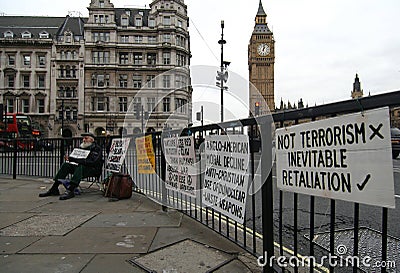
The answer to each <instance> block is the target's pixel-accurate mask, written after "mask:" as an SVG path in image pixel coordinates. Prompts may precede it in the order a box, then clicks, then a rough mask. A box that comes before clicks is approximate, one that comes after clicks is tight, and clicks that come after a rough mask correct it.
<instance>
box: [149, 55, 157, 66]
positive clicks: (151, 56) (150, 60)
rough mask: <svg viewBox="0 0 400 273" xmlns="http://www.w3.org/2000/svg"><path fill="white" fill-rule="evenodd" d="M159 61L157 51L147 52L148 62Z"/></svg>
mask: <svg viewBox="0 0 400 273" xmlns="http://www.w3.org/2000/svg"><path fill="white" fill-rule="evenodd" d="M156 61H157V53H147V64H149V65H155V64H156Z"/></svg>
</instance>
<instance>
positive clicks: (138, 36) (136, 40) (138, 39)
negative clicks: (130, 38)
mask: <svg viewBox="0 0 400 273" xmlns="http://www.w3.org/2000/svg"><path fill="white" fill-rule="evenodd" d="M135 43H137V44H140V43H143V36H142V35H135Z"/></svg>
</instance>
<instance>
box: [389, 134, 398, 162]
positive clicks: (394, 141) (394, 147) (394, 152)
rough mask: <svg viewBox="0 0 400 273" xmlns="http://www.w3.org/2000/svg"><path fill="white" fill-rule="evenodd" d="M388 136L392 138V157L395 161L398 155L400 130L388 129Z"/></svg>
mask: <svg viewBox="0 0 400 273" xmlns="http://www.w3.org/2000/svg"><path fill="white" fill-rule="evenodd" d="M390 135H391V138H392V156H393V159H395V158H397V157H398V156H399V153H400V129H399V128H396V127H392V128H390Z"/></svg>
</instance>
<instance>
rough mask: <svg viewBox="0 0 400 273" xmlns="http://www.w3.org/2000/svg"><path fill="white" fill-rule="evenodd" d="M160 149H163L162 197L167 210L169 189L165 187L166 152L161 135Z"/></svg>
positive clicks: (164, 209) (163, 206)
mask: <svg viewBox="0 0 400 273" xmlns="http://www.w3.org/2000/svg"><path fill="white" fill-rule="evenodd" d="M159 145H160V146H159V149H160V151H161V160H160V161H161V180H162V181H161V198H162V203H163V205H162V210H163V211H167V189H166V187H165V175H166V164H167V163H166V161H165V154H164V150H163V148H162V145H163V144H162V137H160V143H159Z"/></svg>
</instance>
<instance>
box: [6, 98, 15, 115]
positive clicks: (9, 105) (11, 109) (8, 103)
mask: <svg viewBox="0 0 400 273" xmlns="http://www.w3.org/2000/svg"><path fill="white" fill-rule="evenodd" d="M6 109H7V112H9V113H14V99H7V100H6Z"/></svg>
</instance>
